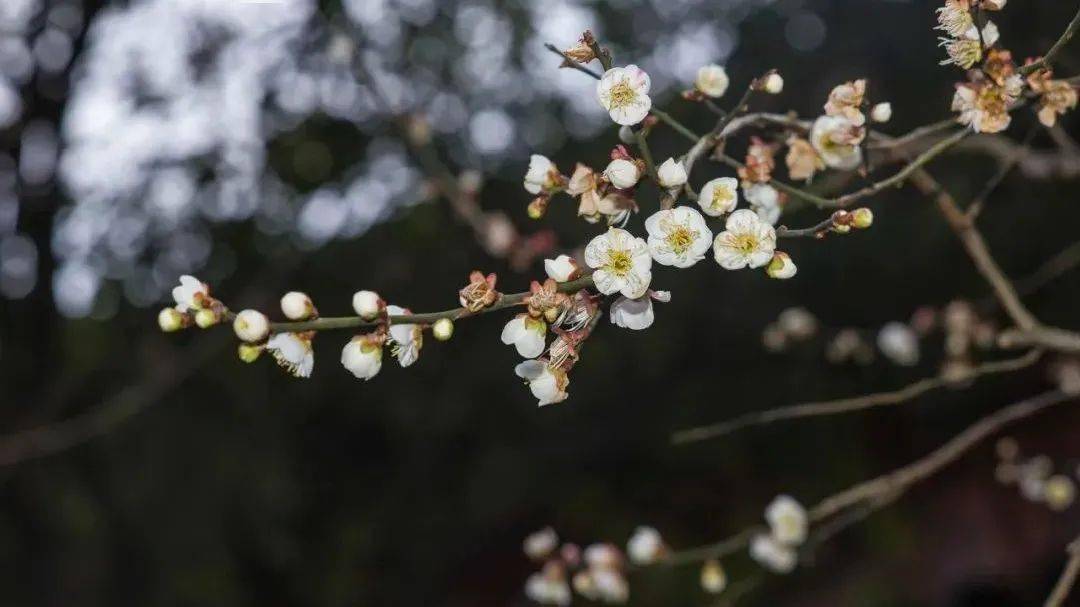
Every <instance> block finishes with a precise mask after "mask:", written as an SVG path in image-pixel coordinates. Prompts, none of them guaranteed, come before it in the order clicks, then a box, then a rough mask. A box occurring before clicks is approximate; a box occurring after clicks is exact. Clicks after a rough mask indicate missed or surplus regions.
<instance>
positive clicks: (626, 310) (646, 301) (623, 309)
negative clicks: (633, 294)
mask: <svg viewBox="0 0 1080 607" xmlns="http://www.w3.org/2000/svg"><path fill="white" fill-rule="evenodd" d="M653 300H656V301H659V302H661V303H667V302H669V301H671V292H669V291H653V290H652V289H649V292H648V293H646V294H645V295H642V296H641V297H638V298H637V299H629V298H627V297H622V296H620V297H618V298H617V299H616V300H615V301H614V302H613V303H612V304H611V310H610V311H609V312H610V314H611V324H613V325H615V326H616V327H622V328H624V329H631V330H633V331H641V330H643V329H648V328H649V327H651V326H652V324H653V320H655V316H654V314H653V303H652V302H653Z"/></svg>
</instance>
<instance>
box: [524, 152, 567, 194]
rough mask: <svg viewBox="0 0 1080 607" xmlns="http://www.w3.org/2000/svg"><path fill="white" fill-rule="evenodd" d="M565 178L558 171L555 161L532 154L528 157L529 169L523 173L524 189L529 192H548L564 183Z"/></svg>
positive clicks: (555, 189) (557, 188) (553, 190)
mask: <svg viewBox="0 0 1080 607" xmlns="http://www.w3.org/2000/svg"><path fill="white" fill-rule="evenodd" d="M565 183H566V178H565V177H563V176H562V174H560V173H559V169H558V168H557V167H556V166H555V163H554V162H552V161H551V160H548V158H547V157H546V156H541V155H540V154H533V155H532V156H531V157H530V158H529V170H528V171H527V172H526V173H525V191H526V192H528V193H530V194H541V193H546V194H550V193H553V192H556V191H558V190H559V189H561V188H562V187H563V185H565Z"/></svg>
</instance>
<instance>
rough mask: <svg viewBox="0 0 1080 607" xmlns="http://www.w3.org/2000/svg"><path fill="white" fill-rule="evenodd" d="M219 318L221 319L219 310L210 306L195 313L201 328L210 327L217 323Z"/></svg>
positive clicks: (196, 321)
mask: <svg viewBox="0 0 1080 607" xmlns="http://www.w3.org/2000/svg"><path fill="white" fill-rule="evenodd" d="M219 320H221V319H220V318H218V315H217V312H215V311H213V310H211V309H210V308H203V309H201V310H199V311H198V312H196V313H195V324H197V325H199V328H201V329H209V328H210V327H212V326H214V325H216V324H217V323H218V321H219Z"/></svg>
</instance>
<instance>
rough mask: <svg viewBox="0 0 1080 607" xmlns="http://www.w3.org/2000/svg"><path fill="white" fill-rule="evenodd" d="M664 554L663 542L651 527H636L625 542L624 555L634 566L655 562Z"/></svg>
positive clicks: (658, 533)
mask: <svg viewBox="0 0 1080 607" xmlns="http://www.w3.org/2000/svg"><path fill="white" fill-rule="evenodd" d="M663 553H664V540H663V538H661V537H660V532H659V531H657V530H656V529H654V528H652V527H638V528H637V529H635V530H634V535H632V536H630V539H629V541H627V542H626V555H627V556H628V557H630V562H632V563H634V564H636V565H648V564H650V563H654V562H656V560H657V559H658V558H660V556H662V555H663Z"/></svg>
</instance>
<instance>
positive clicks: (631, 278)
mask: <svg viewBox="0 0 1080 607" xmlns="http://www.w3.org/2000/svg"><path fill="white" fill-rule="evenodd" d="M585 263H586V264H588V266H589V267H590V268H593V270H594V272H593V280H594V281H595V282H596V289H597V290H598V291H600V292H601V293H603V294H604V295H611V294H613V293H622V294H623V296H625V297H629V298H630V299H634V298H637V297H641V296H642V295H644V294H645V291H646V290H647V289H648V288H649V283H650V282H652V257H651V256H650V255H649V246H648V245H647V244H646V243H645V241H644V240H642V239H641V238H636V237H635V236H634V235H633V234H631V233H630V232H627V231H626V230H623V229H620V228H608V231H607V232H605V233H603V234H601V235H599V236H597V237H595V238H593V239H592V240H591V241H590V242H589V244H588V245H587V246H586V247H585Z"/></svg>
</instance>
